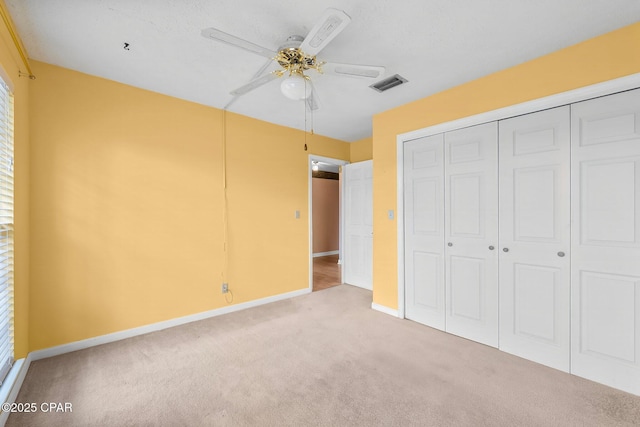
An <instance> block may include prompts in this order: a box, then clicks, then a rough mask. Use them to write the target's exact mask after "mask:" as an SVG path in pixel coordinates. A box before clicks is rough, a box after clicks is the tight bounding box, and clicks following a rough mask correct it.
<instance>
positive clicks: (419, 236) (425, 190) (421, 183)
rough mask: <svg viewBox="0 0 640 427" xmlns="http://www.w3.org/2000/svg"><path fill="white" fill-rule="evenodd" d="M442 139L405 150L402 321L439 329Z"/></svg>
mask: <svg viewBox="0 0 640 427" xmlns="http://www.w3.org/2000/svg"><path fill="white" fill-rule="evenodd" d="M443 148H444V135H442V134H439V135H434V136H429V137H425V138H420V139H417V140H415V141H410V142H407V143H405V144H404V190H405V193H404V226H405V229H404V244H405V247H404V253H405V265H404V268H405V317H406V318H407V319H411V320H415V321H416V322H420V323H423V324H425V325H428V326H431V327H434V328H438V329H441V330H443V329H444V313H445V310H444V160H443V153H444V151H443Z"/></svg>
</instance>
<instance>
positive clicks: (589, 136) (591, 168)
mask: <svg viewBox="0 0 640 427" xmlns="http://www.w3.org/2000/svg"><path fill="white" fill-rule="evenodd" d="M571 144H572V145H571V158H572V165H571V186H572V188H571V199H572V227H573V228H572V233H571V235H572V259H571V266H572V267H571V372H572V373H573V374H576V375H579V376H582V377H585V378H589V379H591V380H594V381H597V382H601V383H604V384H607V385H610V386H612V387H616V388H619V389H622V390H625V391H628V392H631V393H635V394H640V90H637V89H636V90H633V91H629V92H622V93H619V94H615V95H610V96H606V97H602V98H596V99H593V100H589V101H584V102H580V103H577V104H574V105H572V106H571Z"/></svg>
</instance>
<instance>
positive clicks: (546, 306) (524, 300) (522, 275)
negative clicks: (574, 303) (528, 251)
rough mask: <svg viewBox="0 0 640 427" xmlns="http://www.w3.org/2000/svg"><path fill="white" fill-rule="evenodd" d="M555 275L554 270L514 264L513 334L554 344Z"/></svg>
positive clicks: (557, 276)
mask: <svg viewBox="0 0 640 427" xmlns="http://www.w3.org/2000/svg"><path fill="white" fill-rule="evenodd" d="M559 273H560V269H558V268H549V267H545V266H539V265H528V264H514V278H513V283H514V292H513V294H514V296H515V301H514V303H513V304H514V307H515V313H514V314H515V315H514V318H513V320H514V325H513V330H514V333H516V334H519V335H524V336H526V337H527V338H533V339H536V340H542V341H545V342H546V343H548V344H554V345H555V344H557V341H556V334H557V320H558V319H557V317H558V309H559V308H561V307H559V306H558V291H559V286H560V283H559V279H560V277H561V276H560V274H559ZM561 303H564V304H566V303H567V301H562V302H561Z"/></svg>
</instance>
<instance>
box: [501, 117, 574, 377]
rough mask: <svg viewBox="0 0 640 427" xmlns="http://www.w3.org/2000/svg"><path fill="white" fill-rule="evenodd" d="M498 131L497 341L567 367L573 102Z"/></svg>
mask: <svg viewBox="0 0 640 427" xmlns="http://www.w3.org/2000/svg"><path fill="white" fill-rule="evenodd" d="M499 134H500V136H499V139H500V142H499V157H500V252H499V254H500V289H499V290H500V304H499V305H500V349H501V350H503V351H506V352H508V353H511V354H515V355H517V356H520V357H523V358H525V359H529V360H532V361H534V362H538V363H541V364H543V365H547V366H550V367H552V368H556V369H560V370H562V371H565V372H569V358H570V355H569V349H570V339H569V322H570V320H569V295H570V293H569V290H570V273H571V270H570V263H569V260H570V244H571V241H570V228H571V223H570V180H569V179H570V170H569V164H570V157H569V154H570V108H569V106H564V107H559V108H554V109H551V110H545V111H539V112H536V113H532V114H527V115H524V116H519V117H514V118H511V119H507V120H502V121H500V123H499Z"/></svg>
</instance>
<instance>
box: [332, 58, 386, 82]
mask: <svg viewBox="0 0 640 427" xmlns="http://www.w3.org/2000/svg"><path fill="white" fill-rule="evenodd" d="M322 72H323V73H325V74H332V75H335V76H348V77H359V78H365V79H375V78H378V77H380V76H382V75H383V74H384V67H379V66H377V65H356V64H339V63H337V62H327V63H325V64H323V65H322Z"/></svg>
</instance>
